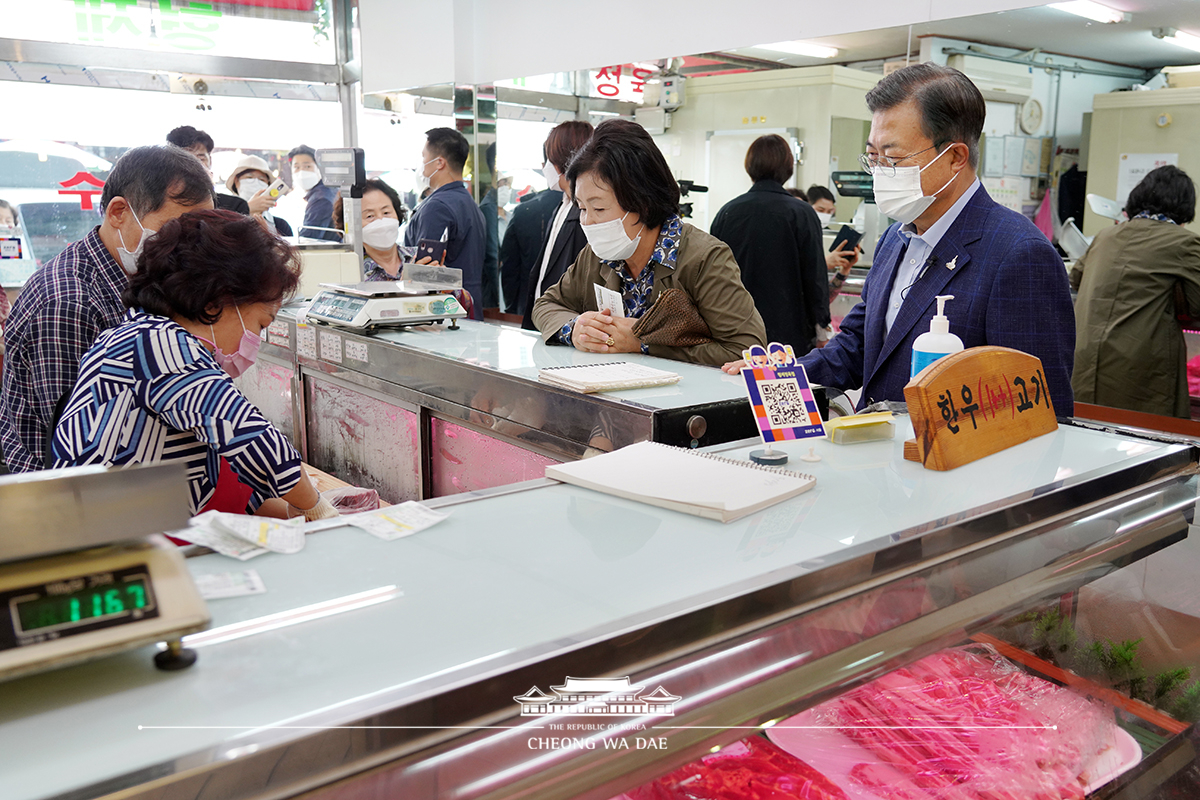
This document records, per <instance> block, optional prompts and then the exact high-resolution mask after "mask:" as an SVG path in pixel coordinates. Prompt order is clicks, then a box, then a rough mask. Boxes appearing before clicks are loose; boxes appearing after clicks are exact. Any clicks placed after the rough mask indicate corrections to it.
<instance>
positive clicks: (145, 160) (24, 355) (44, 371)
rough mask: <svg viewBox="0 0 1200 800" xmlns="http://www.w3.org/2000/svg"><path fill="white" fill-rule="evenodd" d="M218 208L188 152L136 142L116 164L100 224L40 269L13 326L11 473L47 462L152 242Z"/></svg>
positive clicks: (8, 357)
mask: <svg viewBox="0 0 1200 800" xmlns="http://www.w3.org/2000/svg"><path fill="white" fill-rule="evenodd" d="M212 207H213V189H212V180H211V179H210V178H209V176H208V172H207V171H205V169H204V167H203V165H201V164H200V162H199V161H197V160H196V158H195V156H193V155H192V154H191V153H189V152H187V151H186V150H181V149H179V148H178V147H173V146H165V147H137V148H134V149H133V150H130V151H129V152H127V153H125V155H123V156H121V158H120V160H118V161H117V163H116V166H114V167H113V170H112V172H111V173H110V174H109V176H108V181H107V182H106V183H105V184H104V192H103V194H102V195H101V198H100V209H101V212H102V213H103V221H102V222H101V224H100V225H99V226H98V227H97V228H95V229H93V230H92V232H91V233H89V234H88V235H87V236H85V237H83V239H81V240H79V241H78V242H75V243H74V244H71V245H69V246H68V247H67V248H66V249H65V250H63V251H62V252H61V253H59V254H58V255H57V256H56V257H55V258H54V259H53V260H52V261H50V262H49V263H48V264H46V265H45V266H43V267H42V268H41V269H39V270H38V271H37V272H35V273H34V275H33V277H32V278H31V279H30V280H29V282H28V283H26V284H25V288H24V289H22V291H21V294H20V296H19V297H18V298H17V302H16V303H14V304H13V308H12V313H11V315H10V316H9V319H8V323H7V324H6V325H5V331H4V340H5V355H4V377H3V390H2V391H0V447H2V448H3V454H4V460H5V461H7V462H8V468H9V469H10V470H12V471H13V472H31V471H33V470H39V469H42V468H43V467H44V466H45V461H44V459H45V449H46V436H47V432H48V428H49V427H50V424H51V422H52V419H53V416H54V407H55V405H56V404H57V403H58V401H59V398H61V397H62V396H63V395H65V394H67V393H69V392H70V391H71V388H72V387H73V386H74V385H75V378H76V375H77V374H78V372H79V361H80V359H81V358H82V357H83V354H84V353H86V352H87V350H88V348H90V347H91V346H92V343H93V342H94V341H95V340H96V337H97V336H98V335H99V334H100V332H101V331H103V330H104V329H106V328H110V327H112V326H114V325H117V324H119V323H120V322H121V319H122V318H123V316H124V313H125V306H124V304H122V302H121V292H122V291H123V290H124V289H125V286H126V284H127V283H128V280H129V279H128V275H131V274H133V273H134V272H136V271H137V259H138V256H140V255H141V252H142V248H143V247H144V245H145V241H146V240H147V239H149V237H151V236H153V235H154V233H155V232H156V231H157V230H158V229H159V228H160V227H162V226H163V224H165V223H166V222H167V221H169V220H172V219H175V218H176V217H178V216H180V215H182V214H184V213H185V212H187V211H191V210H193V209H199V208H212Z"/></svg>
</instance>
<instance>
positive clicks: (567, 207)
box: [521, 120, 593, 331]
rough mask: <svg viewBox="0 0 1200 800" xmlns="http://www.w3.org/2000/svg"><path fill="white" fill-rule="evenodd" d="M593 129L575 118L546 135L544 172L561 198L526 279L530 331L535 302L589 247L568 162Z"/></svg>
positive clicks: (525, 315)
mask: <svg viewBox="0 0 1200 800" xmlns="http://www.w3.org/2000/svg"><path fill="white" fill-rule="evenodd" d="M592 130H593V128H592V126H591V123H588V122H580V121H577V120H571V121H569V122H564V123H562V124H561V125H557V126H555V127H554V128H552V129H551V130H550V135H549V136H547V137H546V144H545V151H546V163H545V165H544V166H543V167H542V175H543V177H545V178H546V185H547V186H549V187H550V188H551V189H557V190H558V192H559V194H557V195H556V196H557V197H559V198H561V199H560V202H559V205H558V208H557V209H556V210H555V212H554V217H553V219H552V220H551V221H550V223H549V226H548V228H547V230H546V232H545V234H544V236H543V238H542V242H541V248H540V249H539V250H538V253H537V257H536V258H535V259H534V261H533V268H532V269H531V270H529V271H528V276H527V277H526V279H525V281H524V282H523V284H524V287H525V296H524V300H523V302H522V303H521V307H522V308H521V314H522V316H523V319H522V320H521V327H522V328H525V329H526V330H530V331H533V330H537V328H536V327H534V324H533V303H534V301H535V300H537V298H539V297H541V296H542V295H543V294H545V292H546V290H547V289H549V288H550V287H551V286H553V285H554V284H556V283H558V282H559V280H560V279H561V278H562V276H563V274H565V273H566V271H567V268H568V267H570V266H571V265H572V264H574V263H575V259H576V258H578V257H579V254H580V252H582V251H583V248H584V247H586V246H587V237H586V236H584V235H583V228H581V227H580V225H579V206H578V205H576V204H575V200H574V198H573V197H571V185H570V184H569V183H568V182H567V176H566V172H567V164H570V163H571V159H572V158H573V157H574V156H575V154H576V153H577V152H579V150H580V149H581V148H582V147H583V146H584V145H585V144H587V142H588V139H590V138H592Z"/></svg>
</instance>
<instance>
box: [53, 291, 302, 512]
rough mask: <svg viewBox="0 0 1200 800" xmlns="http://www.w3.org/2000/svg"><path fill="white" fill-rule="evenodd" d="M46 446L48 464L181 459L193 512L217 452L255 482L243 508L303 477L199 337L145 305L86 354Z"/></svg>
mask: <svg viewBox="0 0 1200 800" xmlns="http://www.w3.org/2000/svg"><path fill="white" fill-rule="evenodd" d="M52 448H53V456H54V466H55V467H69V466H79V465H83V464H114V465H119V466H120V465H126V464H141V463H146V462H155V461H169V460H174V459H181V460H183V461H185V462H186V463H187V475H188V485H189V488H190V494H191V497H190V500H191V511H192V513H193V514H196V513H197V512H198V511H199V510H200V509H202V508H203V507H204V505H205V504H206V503H207V502H208V501H209V499H210V498H211V497H212V495H213V492H214V491H215V490H216V485H217V476H218V474H219V469H220V457H221V456H224V458H225V459H226V460H227V461H228V462H229V465H230V467H231V468H232V469H233V471H234V472H235V473H236V474H237V476H238V478H239V479H241V481H242V483H245V484H246V485H247V486H249V487H251V489H253V490H254V494H253V495H252V497H251V499H250V504H249V507H248V509H247V510H249V511H252V510H254V509H257V508H258V506H259V505H261V504H262V502H263V500H266V499H267V498H271V497H281V496H282V495H284V494H287V493H288V492H289V491H291V490H292V488H293V487H295V486H296V484H297V483H299V481H300V454H299V453H298V452H296V449H295V448H294V447H292V445H291V443H290V442H288V440H287V439H286V438H285V437H284V435H283V434H282V433H280V432H279V430H278V429H276V428H275V426H273V425H272V424H271V423H270V422H268V421H267V420H266V418H264V417H263V415H262V414H261V413H260V412H259V410H258V409H257V408H255V406H254V404H253V403H251V402H250V401H249V400H247V399H246V397H245V396H244V395H243V394H242V393H241V392H240V391H238V389H237V387H236V386H234V383H233V380H232V379H231V378H230V377H229V375H228V374H226V373H225V371H224V370H222V369H221V368H220V367H219V366H217V362H216V361H215V360H214V359H213V357H212V355H211V354H210V353H209V352H208V350H207V349H205V347H204V345H202V344H201V343H200V341H199V340H198V339H196V337H194V336H192V335H191V334H190V333H188V332H187V331H185V330H184V329H183V328H181V327H180V326H179V325H177V324H176V323H174V322H172V321H171V320H169V319H167V318H166V317H159V316H154V315H152V314H147V313H145V312H142V311H130V312H129V313H128V314H127V315H126V318H125V321H124V322H123V323H122V324H121V325H119V326H117V327H115V328H110V329H109V330H107V331H105V332H104V333H102V334H100V337H99V338H98V339H97V340H96V343H95V344H94V345H92V348H91V349H90V350H88V352H87V354H86V355H85V356H84V357H83V361H82V362H81V363H80V365H79V378H78V380H77V381H76V383H75V388H74V390H73V391H72V392H71V398H70V400H69V401H68V402H67V405H66V408H65V409H64V411H63V415H62V419H61V420H60V421H59V424H58V427H57V428H56V429H55V431H54V441H53V444H52Z"/></svg>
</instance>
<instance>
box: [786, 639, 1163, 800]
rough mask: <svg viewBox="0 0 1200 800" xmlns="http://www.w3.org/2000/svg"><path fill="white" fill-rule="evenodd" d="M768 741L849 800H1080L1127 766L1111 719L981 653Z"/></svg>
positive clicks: (969, 651)
mask: <svg viewBox="0 0 1200 800" xmlns="http://www.w3.org/2000/svg"><path fill="white" fill-rule="evenodd" d="M767 735H768V736H769V737H770V738H771V740H772V741H774V742H775V743H776V744H779V745H780V746H781V747H783V748H784V749H785V750H786V751H788V752H789V753H791V754H793V755H796V756H797V757H799V758H803V759H805V760H806V761H808V762H809V763H812V764H814V765H816V766H817V767H818V768H819V769H821V770H822V771H823V772H825V774H826V775H828V776H829V777H830V778H831V779H832V780H834V781H835V782H836V783H838V784H839V785H840V786H841V787H842V788H843V789H845V790H846V791H847V794H848V795H849V796H850V797H853V798H888V800H891V799H892V798H897V799H898V800H929V799H930V798H934V799H936V800H1058V799H1059V798H1083V797H1084V796H1085V794H1086V792H1087V791H1088V790H1089V789H1090V788H1091V786H1092V785H1094V783H1095V782H1096V781H1098V780H1099V781H1101V782H1104V781H1107V780H1109V779H1111V778H1112V777H1114V776H1115V775H1116V774H1119V773H1120V772H1121V771H1124V769H1127V768H1128V767H1129V766H1132V764H1131V763H1128V762H1127V761H1126V763H1125V764H1124V765H1122V764H1121V762H1120V760H1115V759H1114V758H1113V756H1114V755H1115V748H1117V746H1118V731H1117V728H1116V725H1115V723H1114V717H1113V712H1112V709H1110V708H1108V707H1107V706H1104V705H1103V704H1100V703H1096V702H1092V701H1090V700H1088V699H1086V698H1084V697H1082V696H1081V695H1079V694H1076V693H1075V692H1073V691H1071V690H1070V689H1066V688H1063V687H1060V686H1056V685H1055V684H1052V683H1050V682H1048V681H1045V680H1042V679H1041V678H1037V677H1034V676H1032V675H1029V674H1028V673H1026V672H1024V671H1023V670H1021V669H1020V668H1018V667H1017V666H1016V665H1014V664H1013V663H1012V662H1010V661H1008V660H1006V659H1004V658H1003V657H1001V656H1000V655H999V654H998V653H997V652H996V651H995V650H993V649H992V648H991V647H988V646H986V645H969V646H966V647H961V648H953V649H949V650H943V651H941V652H939V653H935V654H934V655H931V656H928V657H926V658H923V659H921V660H920V661H918V662H916V663H914V664H911V665H909V666H907V667H904V668H902V669H898V670H895V671H893V672H890V673H888V674H887V675H884V676H883V677H881V678H877V679H876V680H874V681H872V682H871V683H868V684H866V685H864V686H860V687H858V688H856V689H852V690H850V691H849V692H847V693H845V694H844V695H842V696H841V697H838V698H837V699H835V700H831V701H829V702H827V703H825V704H823V705H820V706H817V707H816V708H813V709H810V710H809V711H807V712H804V713H803V714H800V715H798V716H797V717H793V718H791V719H789V720H785V721H783V722H781V723H779V725H777V726H775V727H774V728H772V729H770V730H769V731H768V733H767ZM1122 735H1124V736H1125V737H1126V738H1129V737H1128V736H1127V735H1126V734H1123V732H1122ZM1130 741H1132V739H1130ZM1135 751H1136V744H1135ZM1138 756H1140V752H1137V755H1136V756H1134V758H1133V762H1132V763H1136V761H1137V757H1138ZM1101 765H1102V766H1101Z"/></svg>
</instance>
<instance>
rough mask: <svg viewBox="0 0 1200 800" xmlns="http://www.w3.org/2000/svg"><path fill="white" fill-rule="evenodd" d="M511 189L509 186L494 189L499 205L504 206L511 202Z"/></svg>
mask: <svg viewBox="0 0 1200 800" xmlns="http://www.w3.org/2000/svg"><path fill="white" fill-rule="evenodd" d="M512 194H513V191H512V187H511V186H501V187H500V188H499V189H497V190H496V202H497V203H498V204H499V205H502V206H506V205H508V204H509V203H511V202H512V199H513V196H512Z"/></svg>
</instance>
